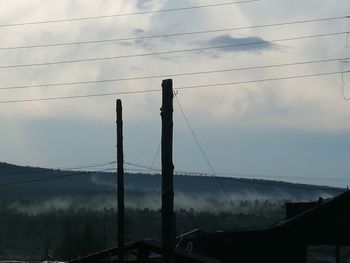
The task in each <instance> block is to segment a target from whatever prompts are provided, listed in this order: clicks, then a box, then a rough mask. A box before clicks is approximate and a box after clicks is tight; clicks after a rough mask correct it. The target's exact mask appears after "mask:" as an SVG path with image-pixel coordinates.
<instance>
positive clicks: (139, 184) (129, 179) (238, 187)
mask: <svg viewBox="0 0 350 263" xmlns="http://www.w3.org/2000/svg"><path fill="white" fill-rule="evenodd" d="M115 176H116V175H115V173H108V172H82V171H63V170H54V169H46V168H40V167H27V166H17V165H13V164H8V163H0V187H1V188H2V192H3V193H5V195H6V196H15V195H19V196H22V195H30V196H40V195H46V196H58V195H79V194H99V193H104V192H106V191H114V189H115V181H116V180H115ZM125 187H126V191H128V192H146V193H147V192H148V193H150V192H152V193H157V192H159V191H160V187H161V177H160V175H156V174H154V175H151V174H142V173H138V174H125ZM174 188H175V192H176V193H183V194H194V195H205V194H207V195H208V194H210V195H216V196H225V195H226V196H228V195H230V196H232V195H234V196H236V197H241V198H244V197H249V196H254V197H258V198H259V197H260V196H261V197H265V198H284V199H315V198H318V197H319V196H333V195H337V194H339V192H340V191H343V189H339V188H333V187H327V186H315V185H307V184H294V183H287V182H281V181H271V180H261V179H244V178H227V177H225V178H224V177H215V178H214V177H208V176H186V175H175V176H174Z"/></svg>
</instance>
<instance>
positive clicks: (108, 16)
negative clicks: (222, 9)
mask: <svg viewBox="0 0 350 263" xmlns="http://www.w3.org/2000/svg"><path fill="white" fill-rule="evenodd" d="M259 1H261V0H245V1H236V2H226V3H216V4H208V5H196V6H188V7H178V8H169V9H161V10H150V11H140V12H132V13H120V14H112V15H101V16H88V17H78V18H67V19H55V20H45V21H32V22H23V23H13V24H2V25H0V27H16V26H26V25H39V24H52V23H62V22H76V21H86V20H95V19H105V18H116V17H123V16H135V15H146V14H156V13H165V12H175V11H184V10H193V9H200V8H209V7H219V6H228V5H236V4H244V3H251V2H259Z"/></svg>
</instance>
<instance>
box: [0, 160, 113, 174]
mask: <svg viewBox="0 0 350 263" xmlns="http://www.w3.org/2000/svg"><path fill="white" fill-rule="evenodd" d="M114 163H115V162H113V161H111V162H106V163H99V164H87V165H81V166H66V167H57V168H36V167H30V168H29V169H30V170H31V171H29V172H16V173H7V174H1V173H0V177H6V176H22V175H30V174H41V173H52V172H63V171H64V172H65V171H69V170H77V169H85V168H96V167H102V166H106V165H109V164H114ZM11 169H12V168H11ZM13 169H23V167H20V168H13ZM32 169H38V170H39V171H32ZM90 172H93V171H90Z"/></svg>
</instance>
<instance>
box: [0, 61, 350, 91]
mask: <svg viewBox="0 0 350 263" xmlns="http://www.w3.org/2000/svg"><path fill="white" fill-rule="evenodd" d="M349 59H350V57H339V58H331V59H321V60H309V61H297V62H289V63H280V64H270V65H261V66H249V67H239V68H228V69H216V70H206V71H192V72H184V73H174V74H171V73H169V74H159V75H149V76H136V77H126V78H111V79H101V80H86V81H72V82H57V83H42V84H33V85H16V86H4V87H1V86H0V90H12V89H29V88H41V87H55V86H70V85H82V84H94V83H108V82H121V81H131V80H143V79H154V78H167V77H181V76H191V75H204V74H214V73H225V72H233V71H245V70H255V69H265V68H277V67H288V66H298V65H308V64H318V63H326V62H335V61H345V60H349Z"/></svg>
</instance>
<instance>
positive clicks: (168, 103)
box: [160, 79, 175, 263]
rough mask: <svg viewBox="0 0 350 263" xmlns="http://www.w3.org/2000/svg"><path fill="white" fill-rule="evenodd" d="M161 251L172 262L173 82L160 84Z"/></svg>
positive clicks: (173, 236) (165, 260)
mask: <svg viewBox="0 0 350 263" xmlns="http://www.w3.org/2000/svg"><path fill="white" fill-rule="evenodd" d="M162 91H163V95H162V108H161V114H160V115H161V117H162V143H161V146H162V148H161V153H162V154H161V155H162V211H161V214H162V251H163V259H164V262H166V263H173V262H174V249H175V214H174V189H173V173H174V165H173V82H172V80H171V79H166V80H163V82H162Z"/></svg>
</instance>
